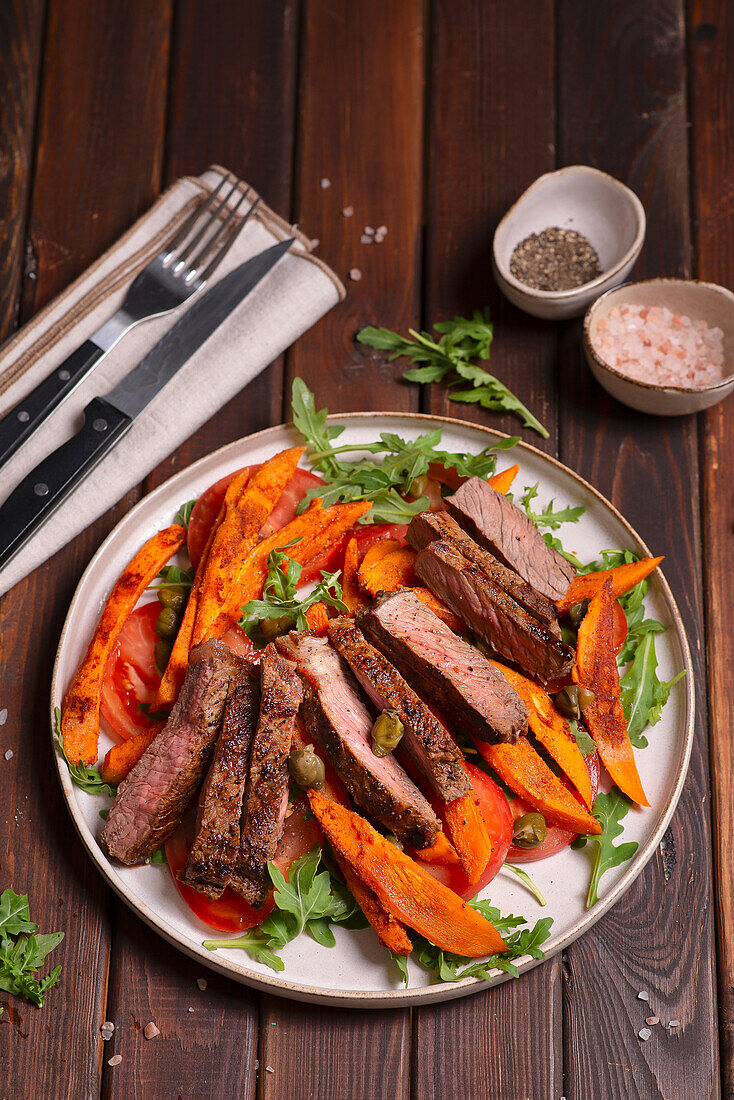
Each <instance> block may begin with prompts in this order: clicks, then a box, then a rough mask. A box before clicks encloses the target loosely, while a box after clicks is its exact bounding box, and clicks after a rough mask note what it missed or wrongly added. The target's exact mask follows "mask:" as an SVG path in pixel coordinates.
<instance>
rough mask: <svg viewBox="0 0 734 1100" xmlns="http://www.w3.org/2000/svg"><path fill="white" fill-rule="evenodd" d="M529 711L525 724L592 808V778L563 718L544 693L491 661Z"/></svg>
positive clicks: (531, 683) (510, 670) (536, 685)
mask: <svg viewBox="0 0 734 1100" xmlns="http://www.w3.org/2000/svg"><path fill="white" fill-rule="evenodd" d="M492 664H493V665H494V667H495V668H497V669H499V671H500V672H501V673H502V675H503V676H504V677H505V679H506V680H507V681H508V683H510V684H511V685H512V686H513V687H514V689H515V691H516V692H517V693H518V695H519V696H520V698H521V699H522V701H523V703H524V704H525V706H526V707H527V708H528V724H529V726H530V729H531V730H532V731H533V733H534V734H535V736H536V737H537V738H538V740H539V741H540V743H541V745H542V746H543V748H544V749H545V750H546V752H547V753H548V754H549V755H550V756H552V757H553V759H554V760H555V762H556V764H558V766H559V767H560V769H561V771H563V772H564V774H565V775H567V776H568V778H569V779H570V780H571V782H572V783H573V785H574V787H575V788H576V790H577V791H578V792H579V794H580V795H581V798H582V799H583V801H584V804H585V805H586V808H587V809H588V810H590V809H591V779H590V778H589V769H588V768H587V767H586V764H585V762H584V757H583V755H582V753H581V750H580V749H579V747H578V745H577V744H576V738H575V737H574V736H573V734H572V733H571V727H570V726H569V724H568V722H567V721H566V719H565V718H564V717H563V715H562V714H561V713H560V711H558V710H556V708H555V706H554V705H553V700H552V699H551V697H550V695H549V694H548V692H547V691H544V690H543V688H542V687H540V686H539V685H538V684H534V683H533V682H532V680H528V679H527V678H526V677H525V676H521V675H520V673H519V672H515V670H514V669H512V668H507V666H506V665H503V664H500V662H499V661H492Z"/></svg>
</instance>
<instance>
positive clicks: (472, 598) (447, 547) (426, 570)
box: [415, 541, 574, 683]
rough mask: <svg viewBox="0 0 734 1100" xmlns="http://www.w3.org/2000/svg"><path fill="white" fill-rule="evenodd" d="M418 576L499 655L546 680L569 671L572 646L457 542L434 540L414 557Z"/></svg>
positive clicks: (539, 678) (557, 677)
mask: <svg viewBox="0 0 734 1100" xmlns="http://www.w3.org/2000/svg"><path fill="white" fill-rule="evenodd" d="M415 571H416V574H417V576H419V577H420V578H421V580H422V581H424V583H425V584H427V585H428V587H429V588H430V589H431V591H432V592H434V593H435V594H436V595H437V596H438V598H439V599H440V600H443V602H444V603H445V604H448V606H449V607H450V608H451V610H452V611H455V612H456V614H457V615H460V616H461V617H462V619H463V620H464V622H465V623H467V624H468V625H469V626H470V627H471V628H472V630H473V631H474V632H475V633H476V634H478V635H479V636H480V637H481V638H484V640H485V641H486V642H487V643H488V644H489V645H490V646H491V647H492V649H494V650H495V651H496V652H497V653H499V654H501V655H502V656H503V657H507V658H508V660H510V661H514V662H515V664H517V665H519V666H520V668H522V669H523V670H524V671H525V672H527V673H528V674H529V675H530V676H534V677H535V678H536V679H538V680H542V681H543V682H544V683H546V682H547V681H548V680H555V679H560V678H561V677H562V676H565V675H566V674H567V673H568V672H570V670H571V666H572V664H573V660H574V654H573V650H572V649H570V648H569V647H568V646H567V645H566V644H565V642H562V641H561V639H560V638H558V637H556V636H555V635H554V634H552V633H551V632H550V630H549V629H548V627H547V626H545V625H544V624H543V623H541V622H539V621H538V620H537V619H535V618H533V616H532V615H529V614H528V612H527V611H526V610H525V608H524V607H520V604H519V603H516V602H515V600H513V599H512V597H511V596H508V595H507V593H506V592H505V590H504V588H500V587H499V585H497V584H495V583H494V581H492V580H490V579H489V578H488V577H487V575H486V573H485V572H484V570H482V569H480V568H478V566H476V565H475V564H474V562H472V561H471V560H470V558H469V557H467V556H465V555H464V554H463V553H461V550H460V549H459V546H458V545H457V544H456V543H451V542H443V541H439V542H432V543H431V544H430V545H429V546H428V548H427V549H426V550H421V552H420V553H419V554H418V557H417V558H416V560H415Z"/></svg>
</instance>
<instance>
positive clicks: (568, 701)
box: [553, 684, 581, 719]
mask: <svg viewBox="0 0 734 1100" xmlns="http://www.w3.org/2000/svg"><path fill="white" fill-rule="evenodd" d="M553 700H554V702H555V704H556V707H557V708H558V710H560V712H561V714H563V715H564V717H566V718H577V719H578V718H580V717H581V707H580V706H579V689H578V688H577V687H576V684H569V685H568V686H567V687H565V688H563V689H562V691H559V692H558V693H557V694H556V695H554V697H553Z"/></svg>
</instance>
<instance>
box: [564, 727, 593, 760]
mask: <svg viewBox="0 0 734 1100" xmlns="http://www.w3.org/2000/svg"><path fill="white" fill-rule="evenodd" d="M568 725H569V728H570V730H571V733H572V734H573V735H574V737H575V738H576V744H577V745H578V747H579V751H580V753H581V755H582V756H593V755H594V753H595V752H596V742H595V741H594V738H593V737H592V736H591V734H590V733H589V731H588V730H587V729H586V728H585V727H584V726H580V725H579V724H578V722H575V721H574V720H573V719H571V720H570V721H569V723H568Z"/></svg>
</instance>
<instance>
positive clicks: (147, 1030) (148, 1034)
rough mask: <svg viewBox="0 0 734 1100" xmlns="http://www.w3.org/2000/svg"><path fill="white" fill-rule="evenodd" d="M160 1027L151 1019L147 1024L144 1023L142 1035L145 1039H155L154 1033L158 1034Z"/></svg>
mask: <svg viewBox="0 0 734 1100" xmlns="http://www.w3.org/2000/svg"><path fill="white" fill-rule="evenodd" d="M160 1033H161V1029H160V1028H159V1027H156V1025H155V1024H154V1023H153V1021H152V1020H151V1021H150V1023H149V1024H146V1025H145V1027H144V1028H143V1035H144V1036H145V1038H146V1039H155V1037H156V1035H160Z"/></svg>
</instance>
